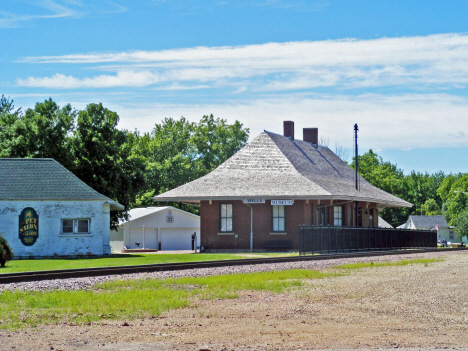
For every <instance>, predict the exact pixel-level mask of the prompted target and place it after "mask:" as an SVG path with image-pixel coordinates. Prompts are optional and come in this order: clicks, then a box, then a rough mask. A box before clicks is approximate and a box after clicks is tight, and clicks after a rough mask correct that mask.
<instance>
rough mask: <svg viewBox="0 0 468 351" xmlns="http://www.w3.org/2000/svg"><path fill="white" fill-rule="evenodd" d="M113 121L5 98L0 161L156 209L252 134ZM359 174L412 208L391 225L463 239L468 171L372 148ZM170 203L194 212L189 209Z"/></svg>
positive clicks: (179, 122) (168, 122)
mask: <svg viewBox="0 0 468 351" xmlns="http://www.w3.org/2000/svg"><path fill="white" fill-rule="evenodd" d="M118 122H119V116H118V114H117V113H116V112H113V111H111V110H109V109H107V108H105V107H104V106H103V105H102V104H96V103H92V104H89V105H87V106H86V108H85V109H83V110H76V109H74V108H73V107H72V106H71V105H70V104H67V105H65V106H63V107H60V106H58V105H57V103H56V102H54V101H53V100H52V99H48V100H45V101H44V102H38V103H36V105H35V107H34V108H29V109H27V110H26V112H23V111H22V110H21V108H15V107H14V105H13V100H10V99H8V98H6V97H5V96H2V97H1V99H0V157H21V158H23V157H37V158H44V157H50V158H53V159H55V160H56V161H58V162H59V163H60V164H62V165H63V166H64V167H66V168H67V169H68V170H70V171H71V172H73V173H74V174H75V175H76V176H77V177H78V178H80V179H81V180H82V181H84V182H85V183H86V184H88V185H89V186H91V187H92V188H93V189H95V190H96V191H98V192H100V193H101V194H103V195H106V196H108V197H110V198H112V199H113V200H115V201H117V202H119V203H121V204H122V205H124V206H125V208H126V209H127V210H128V209H131V208H133V207H140V206H150V205H154V202H153V200H152V198H153V197H154V196H156V195H158V194H160V193H163V192H165V191H167V190H170V189H173V188H175V187H177V186H180V185H183V184H185V183H187V182H189V181H192V180H194V179H197V178H199V177H201V176H203V175H205V174H207V173H209V172H210V171H212V170H213V169H215V168H216V167H217V166H219V165H220V164H221V163H223V162H224V161H226V160H227V159H228V158H229V157H231V156H232V155H233V154H234V153H235V152H237V151H238V150H240V149H241V148H242V147H243V146H244V145H245V144H246V143H247V140H248V138H249V129H248V128H244V127H243V125H242V123H240V122H238V121H235V122H234V123H233V124H228V123H227V122H226V120H224V119H220V118H215V117H214V116H213V115H205V116H203V117H202V118H201V120H200V121H199V122H198V123H195V122H189V121H188V120H187V119H185V118H184V117H181V118H179V119H174V118H165V119H164V120H163V121H161V122H160V123H155V125H154V128H153V129H152V131H151V132H147V133H140V132H139V131H138V130H134V131H128V130H119V129H117V125H118ZM351 167H352V168H354V160H353V162H352V163H351ZM359 173H360V174H361V176H362V177H363V178H364V179H366V180H367V181H368V182H370V183H371V184H372V185H374V186H376V187H378V188H380V189H382V190H384V191H386V192H388V193H390V194H393V195H395V196H398V197H400V198H402V199H404V200H406V201H408V202H411V203H412V204H413V205H414V206H413V207H412V208H385V209H384V210H383V212H382V214H381V215H382V217H383V218H384V219H385V220H386V221H387V222H389V223H390V224H392V225H393V226H398V225H400V224H402V223H404V222H406V220H407V219H408V216H409V215H412V214H414V215H429V216H431V215H438V214H443V215H444V216H445V218H446V219H447V222H448V223H449V224H451V225H455V226H458V227H459V228H460V229H461V230H465V233H467V234H468V210H467V205H468V195H467V194H468V174H466V173H458V174H448V175H446V174H444V173H443V172H442V171H440V172H436V173H434V174H428V173H420V172H414V171H413V172H411V173H410V174H408V175H405V174H404V173H403V171H402V170H401V169H399V168H398V167H397V166H396V165H394V164H391V163H390V162H387V161H384V160H383V159H382V157H380V156H378V155H377V154H376V153H375V152H373V151H372V150H369V151H368V152H367V153H365V154H364V155H361V156H359ZM464 192H466V193H467V194H465V193H464ZM172 205H174V206H178V207H181V208H183V209H186V210H189V211H191V212H194V213H197V209H196V208H192V207H189V206H188V205H183V204H172ZM119 216H120V217H121V216H125V214H122V213H120V214H119V213H113V214H112V225H113V226H115V225H116V224H117V223H118V219H119ZM465 228H466V229H465Z"/></svg>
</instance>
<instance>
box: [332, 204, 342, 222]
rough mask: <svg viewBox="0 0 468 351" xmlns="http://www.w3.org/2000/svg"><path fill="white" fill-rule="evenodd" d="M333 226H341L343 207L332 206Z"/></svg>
mask: <svg viewBox="0 0 468 351" xmlns="http://www.w3.org/2000/svg"><path fill="white" fill-rule="evenodd" d="M333 225H334V226H335V227H342V226H343V206H333Z"/></svg>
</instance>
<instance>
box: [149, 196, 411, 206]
mask: <svg viewBox="0 0 468 351" xmlns="http://www.w3.org/2000/svg"><path fill="white" fill-rule="evenodd" d="M246 198H262V199H266V200H276V199H277V200H282V199H291V200H347V201H362V202H374V203H377V204H379V205H383V206H382V207H413V204H411V203H409V202H406V201H405V202H396V201H386V200H379V199H372V198H365V197H354V196H336V195H334V196H331V195H330V196H323V195H322V196H297V195H295V196H291V195H278V196H270V195H269V196H264V195H253V196H203V197H179V196H174V197H162V196H161V197H160V196H155V197H153V200H154V201H156V202H181V201H183V202H193V203H200V202H201V201H210V200H218V201H220V200H230V201H232V200H242V199H246Z"/></svg>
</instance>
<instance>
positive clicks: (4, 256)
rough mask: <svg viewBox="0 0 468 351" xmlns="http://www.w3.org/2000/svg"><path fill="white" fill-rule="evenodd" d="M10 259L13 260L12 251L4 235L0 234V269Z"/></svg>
mask: <svg viewBox="0 0 468 351" xmlns="http://www.w3.org/2000/svg"><path fill="white" fill-rule="evenodd" d="M11 259H13V249H12V248H11V246H10V244H9V243H8V241H7V240H6V238H5V236H4V234H3V233H0V267H5V264H6V263H7V262H8V261H10V260H11Z"/></svg>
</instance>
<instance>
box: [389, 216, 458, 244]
mask: <svg viewBox="0 0 468 351" xmlns="http://www.w3.org/2000/svg"><path fill="white" fill-rule="evenodd" d="M398 228H404V229H419V230H436V231H437V240H445V241H447V242H452V243H453V242H460V238H459V237H458V236H457V235H456V233H455V228H454V227H452V226H449V225H448V224H447V221H446V220H445V217H444V216H409V218H408V220H407V221H406V223H404V224H402V225H401V226H400V227H398ZM463 242H464V243H465V244H466V242H467V241H466V238H463Z"/></svg>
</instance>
